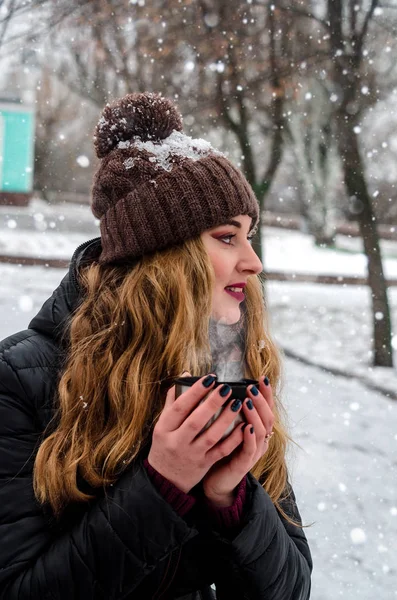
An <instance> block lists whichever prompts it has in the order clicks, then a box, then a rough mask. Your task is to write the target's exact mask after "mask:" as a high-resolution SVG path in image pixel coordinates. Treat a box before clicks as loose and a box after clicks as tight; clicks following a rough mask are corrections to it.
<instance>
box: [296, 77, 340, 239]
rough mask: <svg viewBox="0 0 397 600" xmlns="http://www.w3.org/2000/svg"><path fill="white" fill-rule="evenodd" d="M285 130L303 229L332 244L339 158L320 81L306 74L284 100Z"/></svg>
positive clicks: (326, 98)
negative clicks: (294, 91)
mask: <svg viewBox="0 0 397 600" xmlns="http://www.w3.org/2000/svg"><path fill="white" fill-rule="evenodd" d="M287 107H289V108H290V111H289V112H290V115H289V118H288V120H287V123H286V131H287V132H288V135H289V137H290V145H292V150H293V153H294V157H295V165H296V169H295V174H296V177H297V180H298V185H299V192H300V193H299V199H300V207H301V214H302V216H303V218H304V222H305V226H304V229H305V230H306V231H307V232H308V233H310V234H311V235H313V237H314V240H315V243H316V244H317V245H321V246H333V245H334V243H335V232H336V216H337V215H336V207H335V200H334V195H335V190H336V183H337V179H338V175H339V174H340V161H339V160H338V149H337V145H336V141H335V136H334V132H333V123H332V119H331V115H332V107H331V104H330V102H329V94H328V92H327V89H326V88H325V86H324V84H323V82H321V81H319V80H318V79H315V78H313V77H312V78H309V77H307V78H306V80H303V82H302V83H300V87H299V91H298V92H297V93H296V94H295V96H294V98H293V100H292V101H289V102H287Z"/></svg>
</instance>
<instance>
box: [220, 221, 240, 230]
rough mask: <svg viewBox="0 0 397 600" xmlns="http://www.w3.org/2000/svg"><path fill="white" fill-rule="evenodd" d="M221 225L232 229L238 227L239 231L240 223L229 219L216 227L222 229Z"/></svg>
mask: <svg viewBox="0 0 397 600" xmlns="http://www.w3.org/2000/svg"><path fill="white" fill-rule="evenodd" d="M222 225H234V227H238V228H239V229H241V223H239V221H234V219H229V220H228V221H225V222H224V223H221V224H220V225H218V227H222Z"/></svg>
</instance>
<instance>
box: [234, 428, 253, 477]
mask: <svg viewBox="0 0 397 600" xmlns="http://www.w3.org/2000/svg"><path fill="white" fill-rule="evenodd" d="M242 427H244V431H243V444H242V446H241V449H240V450H239V451H238V452H237V453H236V455H235V457H233V461H232V462H233V469H235V470H236V471H241V473H248V471H249V470H250V469H251V468H252V467H253V466H254V464H255V462H256V461H254V457H255V454H256V452H257V439H256V436H255V427H254V425H251V423H247V424H246V425H245V426H244V425H243V426H242Z"/></svg>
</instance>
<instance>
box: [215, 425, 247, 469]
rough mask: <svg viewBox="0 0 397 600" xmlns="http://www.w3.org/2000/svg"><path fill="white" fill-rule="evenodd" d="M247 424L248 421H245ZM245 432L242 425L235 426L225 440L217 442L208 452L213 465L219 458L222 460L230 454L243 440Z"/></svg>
mask: <svg viewBox="0 0 397 600" xmlns="http://www.w3.org/2000/svg"><path fill="white" fill-rule="evenodd" d="M244 425H247V423H244ZM243 439H244V433H243V430H242V428H241V426H239V425H238V426H237V427H235V428H234V430H233V431H232V433H231V434H230V435H228V436H227V438H225V439H224V440H222V441H221V442H219V443H218V444H216V446H214V447H213V448H211V450H209V451H208V452H207V453H206V458H207V459H208V461H209V462H210V463H211V465H213V464H214V463H216V462H217V461H218V460H221V459H222V458H224V457H225V456H229V454H231V453H232V452H233V450H235V449H236V448H237V447H238V446H239V445H240V444H241V442H242V441H243Z"/></svg>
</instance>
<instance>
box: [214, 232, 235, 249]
mask: <svg viewBox="0 0 397 600" xmlns="http://www.w3.org/2000/svg"><path fill="white" fill-rule="evenodd" d="M234 237H236V234H235V233H233V234H230V235H223V236H222V237H220V238H218V240H221V241H222V242H223V243H224V244H228V246H230V245H231V243H230V242H225V241H224V240H231V239H232V238H234Z"/></svg>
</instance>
